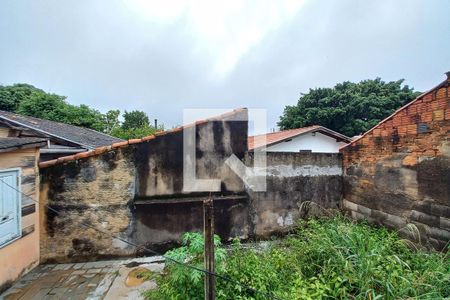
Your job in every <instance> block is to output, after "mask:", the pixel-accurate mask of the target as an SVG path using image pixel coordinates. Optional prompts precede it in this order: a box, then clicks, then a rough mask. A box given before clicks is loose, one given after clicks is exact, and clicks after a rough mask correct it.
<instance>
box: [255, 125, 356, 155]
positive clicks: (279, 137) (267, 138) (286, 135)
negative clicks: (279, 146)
mask: <svg viewBox="0 0 450 300" xmlns="http://www.w3.org/2000/svg"><path fill="white" fill-rule="evenodd" d="M317 131H318V132H323V133H325V134H327V135H330V136H333V137H335V138H338V139H342V140H343V141H346V142H350V141H351V139H350V138H349V137H347V136H345V135H343V134H340V133H338V132H335V131H333V130H331V129H328V128H325V127H323V126H319V125H312V126H308V127H302V128H295V129H288V130H282V131H277V132H271V133H267V134H260V135H255V136H249V137H248V150H254V149H256V148H260V147H263V146H266V147H267V146H270V145H273V144H276V143H279V142H281V141H283V140H286V139H290V138H293V137H296V136H298V135H302V134H305V133H308V132H317Z"/></svg>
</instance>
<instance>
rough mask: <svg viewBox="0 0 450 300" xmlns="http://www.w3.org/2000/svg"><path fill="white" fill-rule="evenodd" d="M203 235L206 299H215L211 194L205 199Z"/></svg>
mask: <svg viewBox="0 0 450 300" xmlns="http://www.w3.org/2000/svg"><path fill="white" fill-rule="evenodd" d="M203 235H204V238H205V270H206V271H208V272H209V273H206V274H205V300H214V299H215V296H216V295H215V278H214V275H211V273H214V206H213V199H212V197H211V195H210V196H209V198H208V199H205V200H204V201H203Z"/></svg>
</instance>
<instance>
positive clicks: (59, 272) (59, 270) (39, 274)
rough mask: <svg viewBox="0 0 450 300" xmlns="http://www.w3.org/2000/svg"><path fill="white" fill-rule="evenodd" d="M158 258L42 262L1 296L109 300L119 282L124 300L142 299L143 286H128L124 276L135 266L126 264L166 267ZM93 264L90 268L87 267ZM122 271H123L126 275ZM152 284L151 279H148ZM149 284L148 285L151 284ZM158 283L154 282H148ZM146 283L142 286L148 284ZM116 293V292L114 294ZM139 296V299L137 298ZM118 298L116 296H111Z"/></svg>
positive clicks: (0, 297)
mask: <svg viewBox="0 0 450 300" xmlns="http://www.w3.org/2000/svg"><path fill="white" fill-rule="evenodd" d="M159 259H160V257H156V258H139V259H129V260H117V261H100V262H93V263H79V264H61V265H54V264H48V265H42V266H40V267H39V268H37V269H34V270H33V271H32V272H31V273H29V274H27V275H26V276H24V277H23V278H22V279H20V280H19V281H18V282H17V283H16V284H15V285H14V286H12V287H11V288H10V289H9V290H7V291H6V292H5V293H3V294H1V295H0V299H5V296H6V295H7V296H8V298H7V300H10V299H20V300H23V299H25V300H28V299H39V300H42V299H45V300H47V299H64V300H65V299H68V300H85V299H95V300H100V299H107V298H105V296H106V294H108V293H109V290H110V288H111V287H112V285H113V283H114V282H116V281H118V282H117V283H116V284H115V293H116V295H119V294H120V295H121V299H138V298H139V299H140V297H141V296H140V292H139V289H138V288H137V287H136V288H128V287H126V286H125V281H124V278H126V276H127V274H128V273H129V272H130V270H132V269H133V268H129V267H125V266H123V265H124V264H126V263H129V262H133V261H135V262H137V263H140V264H142V265H146V266H148V267H149V268H151V269H154V270H156V269H158V270H159V269H162V267H163V266H164V264H157V263H152V262H155V261H158V260H159ZM86 265H87V266H91V268H90V269H88V268H86ZM120 270H123V271H122V273H123V274H122V275H120V276H118V275H119V274H121V273H120V272H121V271H120ZM147 283H148V282H147ZM147 283H146V285H147ZM148 284H150V285H154V283H148ZM146 285H144V284H143V285H142V286H141V287H140V288H144V287H146ZM112 295H114V293H113V294H112ZM136 297H138V298H136ZM108 299H115V298H108Z"/></svg>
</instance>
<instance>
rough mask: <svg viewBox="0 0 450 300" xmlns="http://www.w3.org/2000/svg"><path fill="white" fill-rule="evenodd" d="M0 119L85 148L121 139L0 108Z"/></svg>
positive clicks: (92, 147)
mask: <svg viewBox="0 0 450 300" xmlns="http://www.w3.org/2000/svg"><path fill="white" fill-rule="evenodd" d="M0 120H5V121H7V122H10V123H13V124H15V125H17V126H21V127H26V128H29V129H31V130H34V131H37V132H40V133H43V134H45V135H48V136H50V137H55V138H58V139H62V140H65V141H68V142H71V143H74V144H77V145H79V146H81V147H83V148H86V149H94V148H96V147H100V146H106V145H111V144H112V143H116V142H121V141H123V140H122V139H119V138H115V137H112V136H109V135H107V134H104V133H101V132H98V131H95V130H92V129H88V128H84V127H78V126H73V125H69V124H64V123H59V122H54V121H49V120H43V119H38V118H34V117H29V116H23V115H19V114H15V113H12V112H7V111H1V110H0Z"/></svg>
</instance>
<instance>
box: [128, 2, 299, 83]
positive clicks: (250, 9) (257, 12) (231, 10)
mask: <svg viewBox="0 0 450 300" xmlns="http://www.w3.org/2000/svg"><path fill="white" fill-rule="evenodd" d="M125 4H126V6H127V7H128V8H129V9H130V10H131V11H132V12H133V13H135V14H136V16H137V17H139V18H141V19H142V20H144V21H146V22H148V23H149V24H151V23H157V24H160V25H170V24H173V23H174V22H177V21H179V20H184V21H185V22H186V26H187V28H186V29H187V30H188V32H189V33H190V35H191V38H192V40H193V45H192V46H193V47H194V49H195V50H196V51H198V52H200V54H202V55H203V56H204V57H205V58H206V59H210V60H211V64H212V71H213V72H215V73H216V74H217V75H219V77H223V76H226V75H227V74H228V73H229V72H231V71H232V70H233V69H234V67H235V66H236V64H237V62H238V61H239V59H240V58H241V57H242V56H243V55H244V54H245V53H247V52H248V51H249V50H250V49H251V48H252V47H254V46H256V45H258V43H260V42H261V41H262V39H263V38H264V37H265V36H266V35H267V34H268V33H270V32H272V31H275V30H276V29H277V28H279V27H280V26H281V25H282V24H283V23H285V22H289V21H290V20H291V19H292V18H293V17H294V16H295V14H296V13H297V12H298V11H299V10H300V8H301V7H302V4H303V0H297V1H295V0H281V1H242V0H230V1H208V0H191V1H181V0H166V1H156V0H125Z"/></svg>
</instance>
